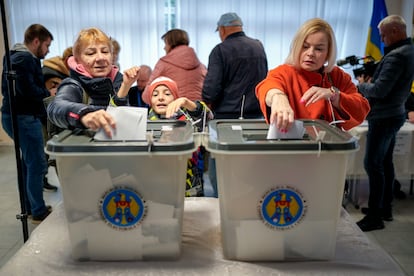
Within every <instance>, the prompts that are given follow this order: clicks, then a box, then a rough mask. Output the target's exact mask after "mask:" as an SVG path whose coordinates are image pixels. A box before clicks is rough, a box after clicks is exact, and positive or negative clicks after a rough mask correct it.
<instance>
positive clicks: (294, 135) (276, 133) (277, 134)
mask: <svg viewBox="0 0 414 276" xmlns="http://www.w3.org/2000/svg"><path fill="white" fill-rule="evenodd" d="M304 134H305V128H304V127H303V122H302V121H299V120H295V121H294V122H293V125H292V127H291V128H290V129H289V130H288V132H287V133H283V132H281V131H280V130H279V129H278V128H277V127H276V125H275V124H270V125H269V131H268V132H267V139H302V138H303V135H304Z"/></svg>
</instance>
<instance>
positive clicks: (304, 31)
mask: <svg viewBox="0 0 414 276" xmlns="http://www.w3.org/2000/svg"><path fill="white" fill-rule="evenodd" d="M317 32H323V33H325V34H326V35H327V37H328V55H327V60H326V61H327V66H326V67H325V72H331V71H332V69H333V68H334V66H335V63H336V39H335V34H334V32H333V30H332V27H331V26H330V25H329V23H328V22H326V21H325V20H323V19H320V18H313V19H310V20H308V21H306V22H305V23H304V24H303V25H302V26H301V27H300V28H299V30H298V31H297V33H296V35H295V37H294V38H293V41H292V44H291V46H290V52H289V55H288V57H287V58H286V63H288V64H291V65H293V66H294V67H296V68H298V67H299V66H300V64H299V59H300V53H301V51H302V48H303V44H304V43H305V40H306V38H307V37H308V36H309V35H311V34H314V33H317Z"/></svg>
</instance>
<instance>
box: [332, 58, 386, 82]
mask: <svg viewBox="0 0 414 276" xmlns="http://www.w3.org/2000/svg"><path fill="white" fill-rule="evenodd" d="M336 64H337V65H338V66H342V67H344V65H347V64H350V65H351V66H354V69H353V70H352V71H353V73H354V77H355V78H357V77H359V76H361V75H364V76H366V77H367V76H368V77H372V76H373V75H374V72H375V69H377V65H378V62H377V61H375V59H374V58H373V57H371V56H365V57H357V56H349V57H346V58H345V59H340V60H338V61H337V62H336Z"/></svg>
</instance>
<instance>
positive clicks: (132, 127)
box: [94, 106, 148, 141]
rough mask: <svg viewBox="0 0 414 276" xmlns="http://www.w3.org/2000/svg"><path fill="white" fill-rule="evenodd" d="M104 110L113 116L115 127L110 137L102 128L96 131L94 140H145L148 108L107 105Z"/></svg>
mask: <svg viewBox="0 0 414 276" xmlns="http://www.w3.org/2000/svg"><path fill="white" fill-rule="evenodd" d="M106 111H107V112H108V113H109V114H111V115H112V117H114V120H115V122H116V128H115V129H112V138H110V137H108V136H106V134H105V132H104V131H103V129H99V131H98V132H96V134H95V136H94V139H95V140H121V141H124V140H146V137H145V134H146V132H147V114H148V109H147V108H143V107H134V106H116V107H115V106H108V108H107V109H106Z"/></svg>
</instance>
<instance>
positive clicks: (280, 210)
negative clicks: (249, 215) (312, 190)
mask: <svg viewBox="0 0 414 276" xmlns="http://www.w3.org/2000/svg"><path fill="white" fill-rule="evenodd" d="M259 213H260V216H261V218H262V220H263V222H264V223H265V224H266V225H268V226H270V227H272V228H277V229H288V228H291V227H293V226H294V225H296V224H297V223H298V222H299V221H300V220H301V219H302V218H303V216H304V215H305V213H306V200H304V198H303V196H302V194H301V193H300V192H299V191H297V190H296V189H294V188H291V187H284V188H276V189H272V190H271V191H269V192H267V193H266V194H265V195H264V196H263V198H262V199H261V200H260V203H259Z"/></svg>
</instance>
